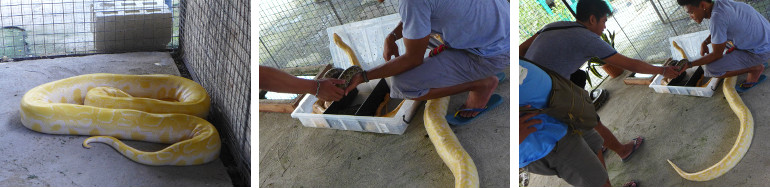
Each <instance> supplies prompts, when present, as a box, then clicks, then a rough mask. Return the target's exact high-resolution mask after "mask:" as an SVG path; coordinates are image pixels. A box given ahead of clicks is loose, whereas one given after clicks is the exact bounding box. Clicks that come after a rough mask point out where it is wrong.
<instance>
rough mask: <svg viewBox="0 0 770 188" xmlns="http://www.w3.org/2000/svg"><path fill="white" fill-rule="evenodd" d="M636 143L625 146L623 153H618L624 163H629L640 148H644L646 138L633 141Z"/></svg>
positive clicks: (637, 138) (632, 142)
mask: <svg viewBox="0 0 770 188" xmlns="http://www.w3.org/2000/svg"><path fill="white" fill-rule="evenodd" d="M633 140H634V141H631V142H629V143H628V144H624V145H623V152H622V154H621V153H618V156H620V159H621V160H623V162H625V161H627V160H628V159H629V158H631V155H632V154H634V152H635V151H636V150H637V149H639V147H640V146H642V143H644V138H643V137H641V136H639V137H636V138H634V139H633Z"/></svg>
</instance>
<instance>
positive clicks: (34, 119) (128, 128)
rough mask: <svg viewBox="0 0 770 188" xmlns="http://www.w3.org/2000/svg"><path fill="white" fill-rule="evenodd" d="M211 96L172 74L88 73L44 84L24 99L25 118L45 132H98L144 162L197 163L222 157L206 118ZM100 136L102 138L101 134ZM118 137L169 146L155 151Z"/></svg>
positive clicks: (31, 126) (105, 140)
mask: <svg viewBox="0 0 770 188" xmlns="http://www.w3.org/2000/svg"><path fill="white" fill-rule="evenodd" d="M209 105H210V99H209V96H208V94H207V93H206V90H205V89H204V88H203V87H202V86H200V85H199V84H197V83H195V82H193V81H192V80H188V79H185V78H182V77H178V76H172V75H159V74H154V75H120V74H104V73H99V74H87V75H81V76H74V77H70V78H66V79H62V80H57V81H53V82H50V83H46V84H43V85H40V86H37V87H35V88H32V89H31V90H29V91H28V92H27V93H26V94H25V95H24V97H23V98H22V100H21V122H22V124H24V126H25V127H27V128H29V129H32V130H34V131H37V132H41V133H48V134H70V135H94V137H90V138H88V139H86V140H85V141H83V147H85V148H90V147H91V146H90V145H88V144H89V143H91V142H101V143H105V144H108V145H110V146H112V147H113V148H115V149H116V150H117V151H118V152H120V153H122V154H123V155H124V156H126V157H127V158H129V159H131V160H133V161H136V162H138V163H141V164H146V165H197V164H203V163H207V162H210V161H212V160H214V159H216V158H217V157H218V156H219V151H220V147H221V141H220V140H219V133H218V132H217V130H216V128H214V126H213V125H211V123H209V122H207V121H206V120H204V119H202V118H205V117H206V115H207V114H208V111H209ZM97 135H98V136H97ZM118 139H129V140H138V141H147V142H155V143H165V144H171V145H170V146H168V147H166V148H164V149H162V150H160V151H155V152H145V151H139V150H137V149H134V148H132V147H130V146H128V145H126V144H124V143H123V142H121V141H120V140H118Z"/></svg>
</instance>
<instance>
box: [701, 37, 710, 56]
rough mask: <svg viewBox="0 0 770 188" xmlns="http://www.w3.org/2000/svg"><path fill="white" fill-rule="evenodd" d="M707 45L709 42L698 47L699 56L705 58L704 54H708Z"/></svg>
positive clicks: (704, 42)
mask: <svg viewBox="0 0 770 188" xmlns="http://www.w3.org/2000/svg"><path fill="white" fill-rule="evenodd" d="M709 43H711V42H710V41H708V40H707V41H703V43H702V44H701V45H700V55H701V56H705V55H706V54H709Z"/></svg>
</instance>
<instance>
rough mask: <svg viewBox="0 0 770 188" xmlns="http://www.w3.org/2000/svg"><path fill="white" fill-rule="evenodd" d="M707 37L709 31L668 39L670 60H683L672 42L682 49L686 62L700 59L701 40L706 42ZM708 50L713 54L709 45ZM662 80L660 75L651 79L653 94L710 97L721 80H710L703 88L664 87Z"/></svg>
mask: <svg viewBox="0 0 770 188" xmlns="http://www.w3.org/2000/svg"><path fill="white" fill-rule="evenodd" d="M708 35H709V31H708V30H705V31H699V32H694V33H689V34H684V35H679V36H675V37H671V38H669V39H668V43H669V46H670V49H671V58H672V59H674V60H680V59H683V57H682V55H681V53H680V52H679V50H677V49H676V48H674V45H673V43H672V41H676V43H677V44H678V45H679V47H682V50H683V51H684V52H685V55H687V59H688V60H691V61H692V60H696V59H700V58H701V57H702V56H701V55H700V48H701V44H702V43H703V40H706V37H708ZM709 50H710V51H711V52H713V49H712V48H711V45H709ZM690 69H692V70H694V69H697V67H691V68H690ZM690 69H688V70H690ZM662 80H663V76H662V75H657V76H655V79H653V80H652V83H650V88H652V89H654V90H655V92H657V93H671V94H678V95H692V96H699V97H711V96H712V95H714V91H715V90H716V88H717V84H718V83H719V81H720V80H721V79H719V78H711V79H710V80H709V82H708V84H707V85H706V86H705V87H689V86H664V85H661V81H662Z"/></svg>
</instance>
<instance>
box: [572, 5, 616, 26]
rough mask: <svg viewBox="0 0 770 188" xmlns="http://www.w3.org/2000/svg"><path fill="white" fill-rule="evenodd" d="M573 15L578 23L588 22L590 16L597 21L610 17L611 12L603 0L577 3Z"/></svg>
mask: <svg viewBox="0 0 770 188" xmlns="http://www.w3.org/2000/svg"><path fill="white" fill-rule="evenodd" d="M575 14H576V15H575V18H577V20H578V21H582V22H587V21H590V20H589V19H591V16H592V15H593V16H595V17H596V19H599V18H601V17H604V16H609V15H612V11H610V7H609V6H607V3H606V2H604V0H580V1H578V3H577V10H576V12H575Z"/></svg>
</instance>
